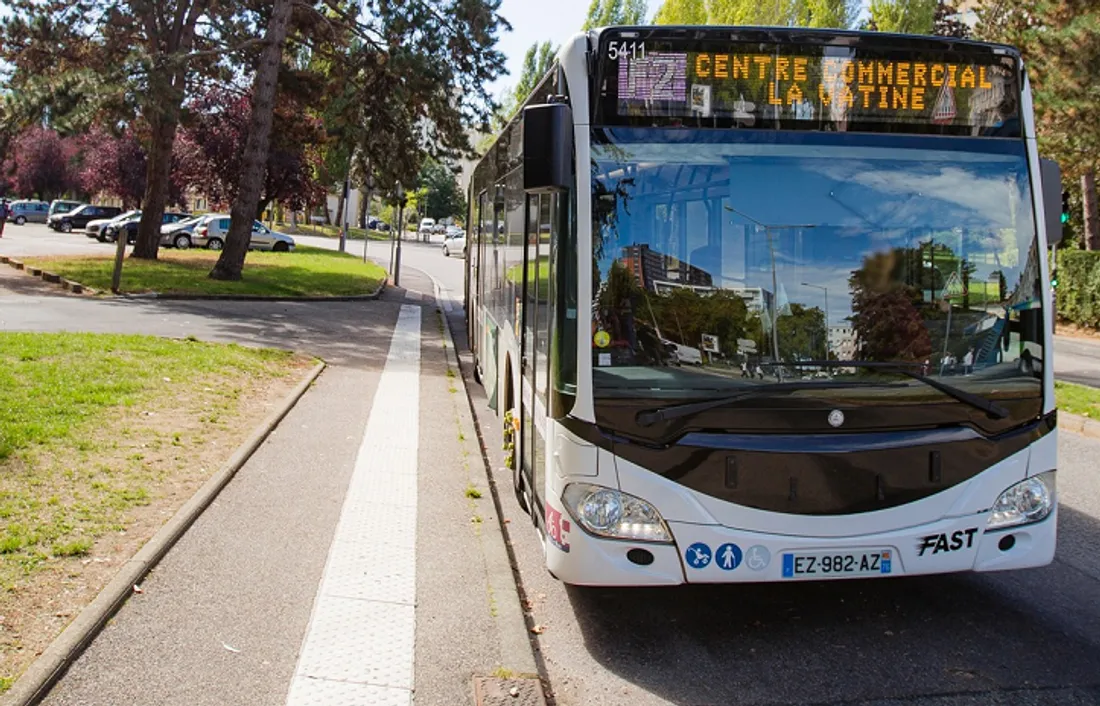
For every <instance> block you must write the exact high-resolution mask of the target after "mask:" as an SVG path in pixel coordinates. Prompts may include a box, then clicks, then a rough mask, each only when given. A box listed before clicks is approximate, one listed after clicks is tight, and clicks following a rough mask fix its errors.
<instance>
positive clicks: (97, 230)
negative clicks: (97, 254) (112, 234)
mask: <svg viewBox="0 0 1100 706" xmlns="http://www.w3.org/2000/svg"><path fill="white" fill-rule="evenodd" d="M131 218H141V211H140V210H138V209H135V210H133V211H127V212H126V213H120V214H119V215H117V216H115V217H113V218H97V219H95V220H94V221H88V225H86V226H85V227H84V235H86V236H88V237H89V238H95V239H96V240H98V241H99V242H101V243H102V242H105V241H106V238H105V237H104V235H105V233H104V231H105V230H106V229H107V226H112V225H116V224H118V223H125V222H126V221H128V220H130V219H131Z"/></svg>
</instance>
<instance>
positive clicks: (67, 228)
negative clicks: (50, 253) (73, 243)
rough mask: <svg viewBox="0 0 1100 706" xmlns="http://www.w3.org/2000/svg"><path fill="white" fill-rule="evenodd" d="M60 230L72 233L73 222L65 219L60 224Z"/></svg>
mask: <svg viewBox="0 0 1100 706" xmlns="http://www.w3.org/2000/svg"><path fill="white" fill-rule="evenodd" d="M61 232H62V233H72V232H73V224H72V223H70V222H69V221H65V222H64V223H62V224H61Z"/></svg>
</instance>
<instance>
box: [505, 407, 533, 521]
mask: <svg viewBox="0 0 1100 706" xmlns="http://www.w3.org/2000/svg"><path fill="white" fill-rule="evenodd" d="M516 431H517V430H516V417H515V411H514V410H511V409H510V410H508V411H507V412H505V413H504V465H505V466H507V467H508V469H509V470H510V471H512V490H513V492H514V493H515V494H516V502H518V503H519V506H520V508H521V509H522V510H523V511H524V512H526V513H528V514H530V513H531V504H530V503H529V502H528V501H527V492H526V490H525V489H524V487H523V486H524V483H523V473H522V472H521V471H520V468H519V459H517V458H516Z"/></svg>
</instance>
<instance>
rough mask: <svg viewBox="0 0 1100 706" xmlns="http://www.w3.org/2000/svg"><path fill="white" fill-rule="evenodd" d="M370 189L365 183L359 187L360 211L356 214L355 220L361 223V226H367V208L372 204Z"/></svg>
mask: <svg viewBox="0 0 1100 706" xmlns="http://www.w3.org/2000/svg"><path fill="white" fill-rule="evenodd" d="M370 196H371V194H370V189H368V188H367V185H366V184H364V185H362V186H360V187H359V213H358V214H357V215H356V217H355V220H356V222H357V223H358V224H359V227H360V228H366V227H367V209H368V207H369V206H370Z"/></svg>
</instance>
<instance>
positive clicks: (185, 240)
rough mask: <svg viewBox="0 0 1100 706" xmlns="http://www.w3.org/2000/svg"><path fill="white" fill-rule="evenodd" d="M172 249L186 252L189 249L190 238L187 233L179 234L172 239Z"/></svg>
mask: <svg viewBox="0 0 1100 706" xmlns="http://www.w3.org/2000/svg"><path fill="white" fill-rule="evenodd" d="M172 247H174V248H176V249H177V250H186V249H188V248H189V247H191V236H189V235H188V234H187V233H180V234H179V235H177V236H176V237H175V238H172Z"/></svg>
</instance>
